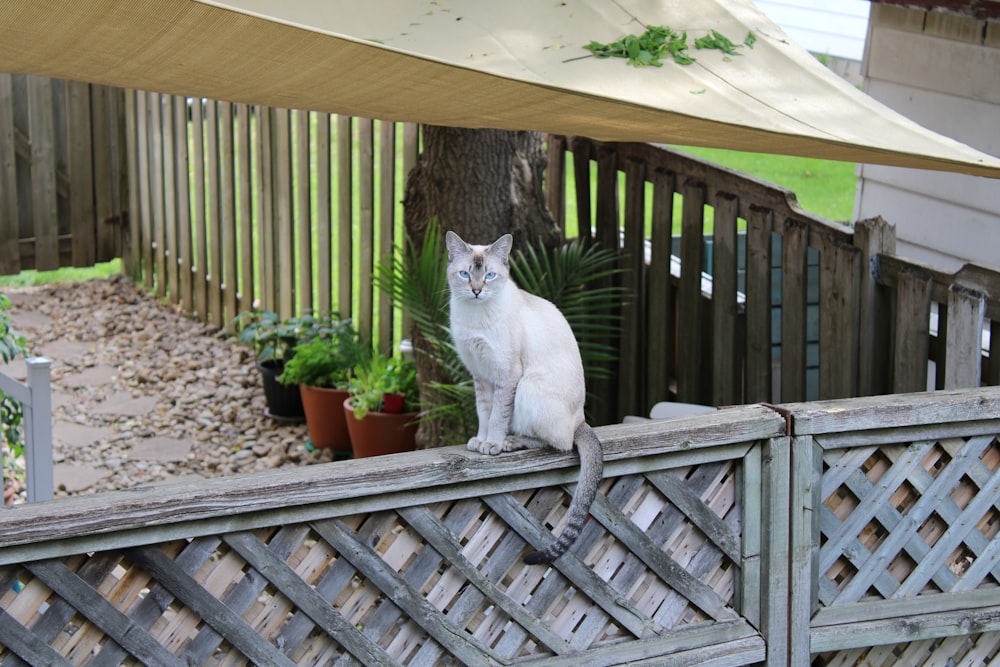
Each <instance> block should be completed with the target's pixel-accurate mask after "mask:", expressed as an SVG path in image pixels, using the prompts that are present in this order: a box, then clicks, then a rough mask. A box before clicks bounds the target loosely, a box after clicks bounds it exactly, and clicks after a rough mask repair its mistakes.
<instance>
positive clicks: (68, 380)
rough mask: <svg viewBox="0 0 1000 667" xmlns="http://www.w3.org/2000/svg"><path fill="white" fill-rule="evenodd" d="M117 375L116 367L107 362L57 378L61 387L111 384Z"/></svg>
mask: <svg viewBox="0 0 1000 667" xmlns="http://www.w3.org/2000/svg"><path fill="white" fill-rule="evenodd" d="M117 376H118V369H117V368H115V367H114V366H109V365H107V364H98V365H97V366H91V367H90V368H85V369H84V370H82V371H80V372H79V373H70V374H69V375H65V376H63V378H62V379H61V380H59V384H61V385H62V386H63V387H71V388H76V387H98V386H101V385H105V384H111V382H113V381H114V379H115V378H116V377H117Z"/></svg>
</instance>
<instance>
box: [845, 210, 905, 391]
mask: <svg viewBox="0 0 1000 667" xmlns="http://www.w3.org/2000/svg"><path fill="white" fill-rule="evenodd" d="M854 246H855V247H856V248H858V249H859V250H861V295H860V296H861V309H860V322H859V328H858V332H859V337H858V342H859V345H860V347H859V349H858V394H859V395H860V396H871V395H874V394H885V393H888V392H889V391H890V388H889V387H890V385H889V382H890V379H889V378H890V366H889V360H890V359H891V355H889V354H888V350H889V349H890V348H891V345H892V340H891V337H890V331H891V327H890V326H889V322H890V319H889V316H890V314H889V311H890V309H889V304H888V302H887V299H886V297H885V296H884V295H883V293H882V292H881V291H880V290H879V283H880V281H879V259H878V257H879V255H880V254H882V255H894V254H895V253H896V228H895V227H894V226H893V225H890V224H889V223H888V222H886V221H885V220H883V219H882V218H871V219H868V220H859V221H858V222H856V223H854Z"/></svg>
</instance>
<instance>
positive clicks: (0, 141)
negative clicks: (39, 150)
mask: <svg viewBox="0 0 1000 667" xmlns="http://www.w3.org/2000/svg"><path fill="white" fill-rule="evenodd" d="M14 131H15V130H14V88H13V76H12V75H10V74H0V155H6V156H9V157H7V158H6V159H3V160H0V272H2V273H4V274H9V273H17V272H18V271H20V269H21V251H20V248H19V247H18V246H19V243H18V235H19V234H18V232H19V231H20V230H19V229H18V204H17V145H16V143H15V138H14Z"/></svg>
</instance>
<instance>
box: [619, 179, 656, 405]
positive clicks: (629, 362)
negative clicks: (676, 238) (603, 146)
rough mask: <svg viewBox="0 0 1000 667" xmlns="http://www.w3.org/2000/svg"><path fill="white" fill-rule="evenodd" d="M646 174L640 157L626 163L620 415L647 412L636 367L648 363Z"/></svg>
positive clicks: (620, 344) (643, 388)
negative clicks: (639, 159) (645, 323)
mask: <svg viewBox="0 0 1000 667" xmlns="http://www.w3.org/2000/svg"><path fill="white" fill-rule="evenodd" d="M645 212H646V173H645V165H644V164H643V163H642V162H639V161H638V160H630V161H628V162H627V163H626V164H625V217H624V220H623V222H624V227H625V229H624V234H623V243H622V254H623V257H622V265H623V267H624V268H625V272H624V274H623V277H622V287H623V288H624V289H625V294H626V295H627V296H626V299H625V303H623V304H622V308H621V316H622V320H621V342H620V343H619V349H621V351H622V352H621V354H619V356H618V373H617V376H618V388H617V390H618V412H619V414H620V415H627V414H647V413H648V411H649V408H648V405H647V404H646V397H645V391H644V390H645V387H644V386H642V385H641V384H640V383H637V382H635V376H634V374H633V373H632V372H631V370H632V369H633V368H642V367H644V366H645V365H646V363H647V360H646V355H645V354H643V352H644V350H645V349H646V344H645V340H644V336H643V334H644V333H645V326H644V317H643V314H644V312H645V308H644V307H643V306H644V304H645V303H646V275H645V274H646V252H645V240H646V230H645V222H646V216H645Z"/></svg>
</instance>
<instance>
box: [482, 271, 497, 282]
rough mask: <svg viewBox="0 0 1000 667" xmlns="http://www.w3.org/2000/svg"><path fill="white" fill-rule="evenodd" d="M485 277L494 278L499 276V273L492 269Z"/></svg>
mask: <svg viewBox="0 0 1000 667" xmlns="http://www.w3.org/2000/svg"><path fill="white" fill-rule="evenodd" d="M483 277H484V278H486V280H493V279H494V278H496V277H497V274H495V273H493V272H492V271H490V272H489V273H487V274H486V275H485V276H483Z"/></svg>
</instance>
